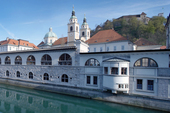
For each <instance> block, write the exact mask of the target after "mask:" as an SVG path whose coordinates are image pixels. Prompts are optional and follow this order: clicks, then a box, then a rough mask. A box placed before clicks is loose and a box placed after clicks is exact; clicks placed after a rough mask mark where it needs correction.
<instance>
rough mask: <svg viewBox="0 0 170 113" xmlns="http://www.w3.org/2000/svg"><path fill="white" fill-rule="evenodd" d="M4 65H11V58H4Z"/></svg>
mask: <svg viewBox="0 0 170 113" xmlns="http://www.w3.org/2000/svg"><path fill="white" fill-rule="evenodd" d="M5 64H7V65H8V64H9V65H10V64H11V58H10V57H9V56H6V57H5Z"/></svg>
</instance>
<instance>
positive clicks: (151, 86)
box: [147, 80, 154, 91]
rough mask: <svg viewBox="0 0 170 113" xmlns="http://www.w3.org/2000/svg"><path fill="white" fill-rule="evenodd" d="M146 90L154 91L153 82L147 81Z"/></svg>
mask: <svg viewBox="0 0 170 113" xmlns="http://www.w3.org/2000/svg"><path fill="white" fill-rule="evenodd" d="M147 90H148V91H154V80H147Z"/></svg>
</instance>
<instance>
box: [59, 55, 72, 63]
mask: <svg viewBox="0 0 170 113" xmlns="http://www.w3.org/2000/svg"><path fill="white" fill-rule="evenodd" d="M58 63H59V65H72V58H71V56H70V55H69V54H66V53H64V54H62V55H61V56H60V58H59V62H58Z"/></svg>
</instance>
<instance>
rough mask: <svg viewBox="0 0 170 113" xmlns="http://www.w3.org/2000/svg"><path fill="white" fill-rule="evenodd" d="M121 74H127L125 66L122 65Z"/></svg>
mask: <svg viewBox="0 0 170 113" xmlns="http://www.w3.org/2000/svg"><path fill="white" fill-rule="evenodd" d="M121 74H122V75H127V68H125V67H122V68H121Z"/></svg>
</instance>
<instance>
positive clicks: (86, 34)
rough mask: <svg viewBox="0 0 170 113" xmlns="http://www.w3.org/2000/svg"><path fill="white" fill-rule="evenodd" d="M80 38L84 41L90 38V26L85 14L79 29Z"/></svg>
mask: <svg viewBox="0 0 170 113" xmlns="http://www.w3.org/2000/svg"><path fill="white" fill-rule="evenodd" d="M80 38H81V40H82V41H84V42H85V41H86V40H88V39H89V38H90V28H89V25H88V23H87V20H86V16H85V15H84V19H83V24H82V25H81V29H80Z"/></svg>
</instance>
